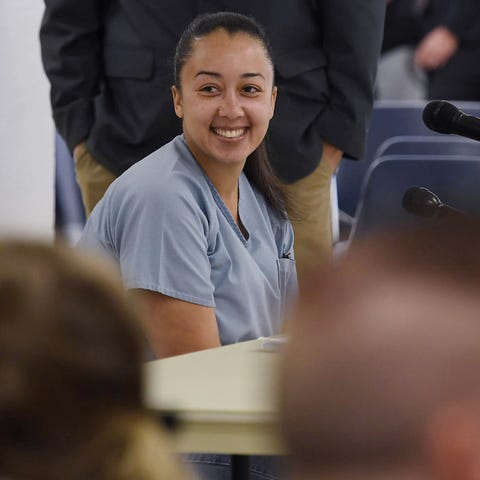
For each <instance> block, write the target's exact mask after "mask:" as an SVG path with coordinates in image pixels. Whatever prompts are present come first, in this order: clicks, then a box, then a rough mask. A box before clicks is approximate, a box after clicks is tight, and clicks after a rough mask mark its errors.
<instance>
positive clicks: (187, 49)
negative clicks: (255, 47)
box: [174, 12, 291, 216]
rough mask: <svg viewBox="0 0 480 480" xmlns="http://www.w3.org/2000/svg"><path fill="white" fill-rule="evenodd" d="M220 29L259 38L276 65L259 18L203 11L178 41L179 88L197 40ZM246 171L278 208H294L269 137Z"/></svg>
mask: <svg viewBox="0 0 480 480" xmlns="http://www.w3.org/2000/svg"><path fill="white" fill-rule="evenodd" d="M217 30H225V31H226V32H227V33H228V34H230V35H234V34H236V33H242V34H245V35H249V36H250V37H252V38H254V39H256V40H258V41H259V42H260V43H261V44H262V45H263V47H264V49H265V54H266V56H267V58H268V60H269V62H270V63H271V64H272V67H273V53H272V48H271V46H270V42H269V40H268V38H267V35H266V33H265V30H264V29H263V27H262V26H261V25H260V24H259V23H258V22H257V21H256V20H255V19H253V18H251V17H247V16H245V15H241V14H239V13H234V12H217V13H207V14H202V15H199V16H197V17H196V18H195V19H194V20H193V21H192V22H191V23H190V25H188V27H187V28H186V29H185V31H184V32H183V34H182V36H181V37H180V40H179V42H178V44H177V48H176V51H175V60H174V80H175V85H176V87H177V88H181V72H182V69H183V67H184V65H185V63H186V61H187V60H188V57H189V56H190V55H191V54H192V50H193V46H194V42H195V41H196V40H198V39H199V38H202V37H205V36H207V35H209V34H211V33H213V32H215V31H217ZM244 172H245V175H246V176H247V177H248V179H249V180H250V181H251V182H252V183H253V184H254V185H255V186H256V187H257V188H258V190H259V191H260V192H261V193H262V195H263V196H264V198H265V200H266V201H267V203H268V204H269V205H270V206H271V207H272V208H273V209H274V210H276V211H278V212H280V213H281V215H283V216H286V212H287V207H288V209H289V211H291V205H290V203H291V202H290V201H289V199H288V195H287V192H286V191H285V189H284V187H283V185H282V183H281V182H280V180H279V179H278V177H277V176H276V174H275V172H274V171H273V168H272V166H271V164H270V161H269V159H268V154H267V147H266V143H265V139H263V141H262V143H261V144H260V145H259V146H258V148H257V149H256V150H255V151H254V152H253V153H252V154H251V155H250V156H249V157H248V159H247V162H246V164H245V168H244Z"/></svg>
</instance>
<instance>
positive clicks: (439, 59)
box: [414, 26, 459, 70]
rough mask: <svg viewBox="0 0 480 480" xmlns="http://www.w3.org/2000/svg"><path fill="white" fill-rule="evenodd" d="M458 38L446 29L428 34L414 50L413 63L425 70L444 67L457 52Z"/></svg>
mask: <svg viewBox="0 0 480 480" xmlns="http://www.w3.org/2000/svg"><path fill="white" fill-rule="evenodd" d="M458 44H459V40H458V37H457V36H456V35H455V34H454V33H452V32H451V31H450V30H449V29H448V28H446V27H442V26H440V27H437V28H434V29H433V30H432V31H431V32H429V33H428V34H427V35H425V37H424V38H423V40H422V41H421V42H420V45H418V47H417V49H416V50H415V55H414V62H415V65H417V66H418V67H420V68H424V69H425V70H435V69H437V68H440V67H442V66H443V65H445V64H446V63H447V62H448V61H449V60H450V58H451V57H452V55H453V54H454V53H455V52H456V51H457V50H458Z"/></svg>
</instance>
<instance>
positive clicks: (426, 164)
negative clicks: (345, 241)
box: [349, 155, 480, 242]
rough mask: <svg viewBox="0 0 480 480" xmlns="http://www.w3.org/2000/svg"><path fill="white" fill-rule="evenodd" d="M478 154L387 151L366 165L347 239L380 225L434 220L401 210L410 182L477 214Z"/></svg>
mask: <svg viewBox="0 0 480 480" xmlns="http://www.w3.org/2000/svg"><path fill="white" fill-rule="evenodd" d="M479 179H480V157H478V156H468V155H463V156H459V155H456V156H454V155H387V156H384V157H380V158H378V159H377V160H375V162H374V163H372V165H371V166H370V168H369V170H368V172H367V175H366V177H365V181H364V184H363V187H362V193H361V200H360V203H359V206H358V209H357V213H356V217H355V222H354V225H353V228H352V231H351V234H350V237H349V242H352V241H355V239H358V238H360V237H362V236H364V235H366V234H370V233H374V232H376V231H379V230H382V229H394V228H396V227H400V226H403V225H408V224H410V225H411V224H420V223H425V222H431V221H434V219H432V218H422V217H419V216H416V215H414V214H412V213H409V212H407V211H406V210H404V208H403V206H402V200H403V196H404V194H405V192H406V191H407V190H408V189H409V188H410V187H412V186H420V187H426V188H428V189H429V190H431V191H432V192H434V193H435V194H436V195H437V196H438V197H439V198H440V200H441V201H442V203H445V204H447V205H450V206H452V207H454V208H456V209H458V210H460V211H462V212H465V213H467V214H471V215H479V216H480V190H479V188H478V184H479Z"/></svg>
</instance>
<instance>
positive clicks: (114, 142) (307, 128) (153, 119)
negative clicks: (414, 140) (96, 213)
mask: <svg viewBox="0 0 480 480" xmlns="http://www.w3.org/2000/svg"><path fill="white" fill-rule="evenodd" d="M45 3H46V10H45V15H44V19H43V22H42V27H41V30H40V40H41V46H42V58H43V62H44V67H45V71H46V73H47V75H48V77H49V79H50V82H51V86H52V90H51V100H52V109H53V116H54V120H55V123H56V126H57V128H58V130H59V131H60V133H61V135H62V136H63V137H64V138H65V139H66V142H67V144H68V146H69V147H70V149H71V150H72V149H73V148H74V146H75V145H76V144H78V143H79V142H80V141H81V140H83V139H87V146H88V148H89V150H90V151H91V152H92V154H93V155H94V156H95V157H96V158H97V160H98V161H99V162H100V163H102V164H103V165H105V166H106V167H107V168H109V169H110V170H112V171H113V172H115V173H117V174H120V173H121V172H123V171H124V170H125V169H127V168H128V167H129V166H130V165H132V164H133V163H135V162H136V161H138V160H140V159H141V158H143V157H144V156H145V155H147V154H148V153H150V152H151V151H153V150H155V149H156V148H158V147H160V146H161V145H163V144H164V143H166V142H168V141H169V140H171V139H172V138H173V137H174V136H175V135H176V134H178V133H179V132H180V131H181V125H180V122H179V120H178V119H177V118H176V117H175V115H174V111H173V106H172V100H171V94H170V86H171V85H172V83H173V75H172V69H173V68H172V67H173V65H172V59H173V54H174V49H175V45H176V43H177V40H178V38H179V36H180V34H181V32H182V31H183V29H184V28H185V26H186V25H187V24H188V22H189V21H190V20H191V19H192V18H193V17H194V16H195V15H196V14H198V13H203V12H208V11H218V10H233V11H238V12H240V13H245V14H249V15H252V16H254V17H256V18H257V19H258V20H259V21H260V22H261V23H262V24H263V25H264V26H265V27H266V30H267V33H268V35H269V37H270V40H271V43H272V46H273V49H274V54H275V58H274V61H275V64H276V79H277V84H278V87H279V96H278V100H277V108H276V112H275V116H274V119H273V120H272V123H271V127H270V129H269V145H270V152H271V161H272V163H273V165H274V167H275V168H276V170H277V172H278V173H279V175H280V176H281V178H282V179H284V180H285V181H288V182H290V181H294V180H297V179H299V178H302V177H304V176H306V175H308V174H309V173H310V172H312V171H313V170H314V169H315V167H316V166H317V165H318V162H319V160H320V156H321V153H322V140H323V139H325V140H327V141H329V142H330V143H332V144H333V145H335V146H337V147H338V148H340V149H341V150H343V151H344V152H345V153H346V155H347V156H351V157H353V158H358V157H361V156H362V154H363V149H364V141H365V134H366V130H367V125H368V119H369V115H370V111H371V107H372V98H373V85H374V79H375V74H376V67H377V59H378V54H379V51H380V45H381V40H382V33H383V19H384V10H385V0H368V1H366V0H318V1H316V0H242V1H238V0H210V1H209V0H204V1H202V0H181V2H180V3H181V6H180V3H179V2H178V0H81V1H79V0H45Z"/></svg>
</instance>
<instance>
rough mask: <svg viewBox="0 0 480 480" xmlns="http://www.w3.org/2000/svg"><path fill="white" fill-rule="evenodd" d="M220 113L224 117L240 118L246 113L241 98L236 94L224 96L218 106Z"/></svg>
mask: <svg viewBox="0 0 480 480" xmlns="http://www.w3.org/2000/svg"><path fill="white" fill-rule="evenodd" d="M218 113H219V115H220V116H222V117H227V118H238V117H242V116H243V115H244V111H243V106H242V103H241V99H239V98H238V96H237V95H236V94H226V95H224V96H223V97H222V102H221V103H220V106H219V108H218Z"/></svg>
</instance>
